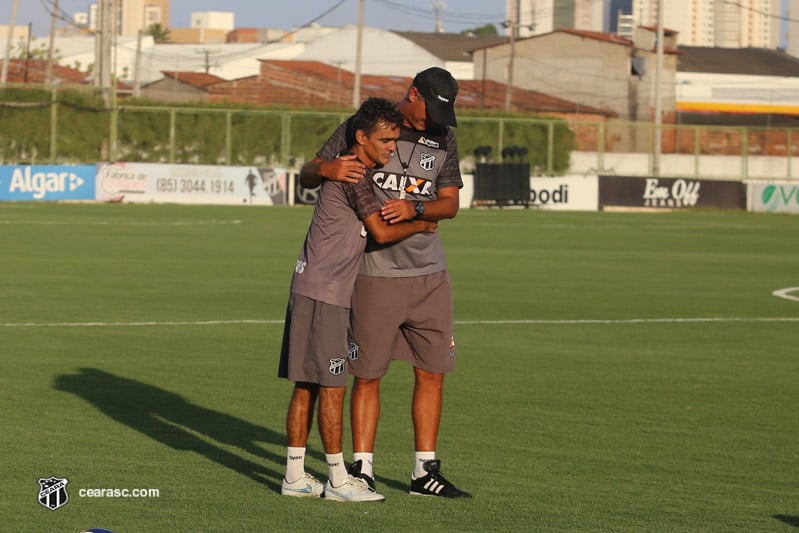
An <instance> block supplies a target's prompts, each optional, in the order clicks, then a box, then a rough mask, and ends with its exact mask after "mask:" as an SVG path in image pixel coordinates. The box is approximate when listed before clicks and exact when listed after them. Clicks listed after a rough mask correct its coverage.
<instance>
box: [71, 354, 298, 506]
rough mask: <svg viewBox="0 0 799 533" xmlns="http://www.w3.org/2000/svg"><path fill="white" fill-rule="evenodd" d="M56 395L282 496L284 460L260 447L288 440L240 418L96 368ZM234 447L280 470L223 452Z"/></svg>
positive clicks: (80, 373) (73, 376) (77, 376)
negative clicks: (69, 396) (80, 400)
mask: <svg viewBox="0 0 799 533" xmlns="http://www.w3.org/2000/svg"><path fill="white" fill-rule="evenodd" d="M55 388H56V390H60V391H65V392H69V393H72V394H74V395H76V396H78V397H80V398H83V399H84V400H86V401H87V402H89V403H90V404H92V405H93V406H95V407H96V408H97V409H99V410H100V411H101V412H102V413H104V414H106V415H107V416H109V417H111V418H113V419H114V420H116V421H117V422H120V423H122V424H125V425H126V426H128V427H131V428H133V429H135V430H136V431H138V432H140V433H142V434H144V435H147V436H148V437H150V438H152V439H154V440H156V441H158V442H161V443H163V444H166V445H167V446H170V447H171V448H173V449H175V450H187V451H193V452H195V453H198V454H200V455H202V456H204V457H206V458H208V459H210V460H211V461H214V462H216V463H218V464H220V465H222V466H225V467H227V468H230V469H231V470H234V471H235V472H238V473H240V474H243V475H245V476H247V477H249V478H250V479H252V480H254V481H257V482H258V483H262V484H264V485H266V486H267V487H268V488H270V489H271V490H274V491H278V492H279V491H280V484H281V481H282V479H283V470H284V467H285V464H286V458H285V456H282V455H278V454H275V453H272V452H268V451H266V450H264V449H263V448H262V447H260V446H258V445H257V444H256V443H258V442H265V443H269V444H274V445H278V446H285V443H286V436H285V435H284V434H281V433H277V432H274V431H272V430H270V429H268V428H264V427H261V426H256V425H254V424H251V423H249V422H247V421H245V420H242V419H240V418H236V417H233V416H230V415H227V414H225V413H220V412H218V411H214V410H212V409H207V408H205V407H202V406H199V405H195V404H193V403H190V402H188V401H186V399H185V398H183V397H182V396H179V395H177V394H175V393H173V392H169V391H166V390H164V389H160V388H158V387H155V386H152V385H148V384H146V383H142V382H140V381H136V380H133V379H128V378H124V377H121V376H117V375H114V374H110V373H108V372H105V371H103V370H99V369H96V368H82V369H80V370H79V371H78V372H77V373H76V374H69V375H61V376H58V377H56V379H55ZM215 443H219V444H223V445H228V446H234V447H236V448H239V449H241V450H244V451H246V452H247V453H249V454H252V455H254V456H256V457H263V458H266V459H268V460H269V461H271V462H272V463H275V464H276V465H278V466H277V467H276V468H267V467H265V466H263V465H261V464H258V463H255V462H253V461H250V460H248V459H245V458H244V457H241V456H239V455H237V454H236V453H232V452H230V451H227V450H226V449H223V448H222V447H220V446H218V445H217V444H215Z"/></svg>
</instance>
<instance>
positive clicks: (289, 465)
mask: <svg viewBox="0 0 799 533" xmlns="http://www.w3.org/2000/svg"><path fill="white" fill-rule="evenodd" d="M303 476H305V448H293V447H291V446H289V447H288V450H287V453H286V481H288V482H289V483H294V482H295V481H297V480H298V479H300V478H301V477H303Z"/></svg>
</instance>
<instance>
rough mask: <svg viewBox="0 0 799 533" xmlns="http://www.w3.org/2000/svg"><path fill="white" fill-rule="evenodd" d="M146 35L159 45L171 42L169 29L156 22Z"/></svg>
mask: <svg viewBox="0 0 799 533" xmlns="http://www.w3.org/2000/svg"><path fill="white" fill-rule="evenodd" d="M144 35H149V36H150V37H152V38H153V41H155V42H156V43H158V44H163V43H168V42H169V28H164V27H163V26H161V24H160V23H158V22H156V23H155V24H151V25H150V27H149V28H147V30H146V31H145V32H144Z"/></svg>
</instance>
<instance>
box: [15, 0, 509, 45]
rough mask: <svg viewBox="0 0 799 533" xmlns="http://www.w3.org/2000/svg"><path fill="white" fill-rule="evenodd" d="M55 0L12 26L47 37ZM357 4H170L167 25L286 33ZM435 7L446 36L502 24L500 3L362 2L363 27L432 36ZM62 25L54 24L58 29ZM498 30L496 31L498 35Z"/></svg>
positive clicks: (24, 13) (70, 1)
mask: <svg viewBox="0 0 799 533" xmlns="http://www.w3.org/2000/svg"><path fill="white" fill-rule="evenodd" d="M54 3H55V0H20V2H19V9H18V11H17V19H16V24H17V25H18V26H23V25H27V24H28V23H31V24H32V33H33V35H34V36H37V37H41V36H45V35H48V34H49V32H50V21H51V18H50V17H51V15H50V13H51V12H52V11H53V5H54ZM91 3H93V2H92V1H90V0H59V11H61V12H62V13H63V14H64V15H65V17H64V18H68V17H69V16H71V15H73V14H74V13H77V12H81V11H83V12H86V11H88V6H89V4H91ZM358 5H359V0H289V1H287V2H286V1H277V0H226V1H225V0H172V1H171V2H170V26H171V27H176V28H185V27H189V26H190V16H191V13H192V12H193V11H226V12H230V11H233V12H234V13H235V24H236V26H237V27H250V28H252V27H255V28H274V29H283V30H287V31H288V30H291V29H294V28H298V27H302V26H305V25H307V24H310V23H312V22H316V23H317V24H319V25H322V26H343V25H345V24H353V25H356V24H357V23H358ZM434 5H439V6H443V7H442V9H441V11H440V13H441V15H440V21H441V25H442V27H443V29H444V31H445V32H451V33H458V32H460V31H462V30H465V29H469V28H475V27H479V26H483V25H485V24H488V23H501V22H502V21H503V20H504V19H505V1H504V0H364V24H365V25H366V26H371V27H375V28H381V29H385V30H401V31H421V32H433V31H435V29H436V27H435V20H436V17H435V14H434V8H433V6H434ZM11 7H12V0H1V1H0V24H9V21H10V20H11ZM65 24H66V23H65V22H63V21H61V20H59V22H58V26H59V27H62V26H64V25H65ZM500 29H501V28H498V30H500Z"/></svg>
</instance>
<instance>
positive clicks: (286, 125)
mask: <svg viewBox="0 0 799 533" xmlns="http://www.w3.org/2000/svg"><path fill="white" fill-rule="evenodd" d="M290 152H291V114H290V113H288V112H286V113H283V115H281V117H280V160H281V162H283V163H285V162H287V161H288V160H289V154H290Z"/></svg>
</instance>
